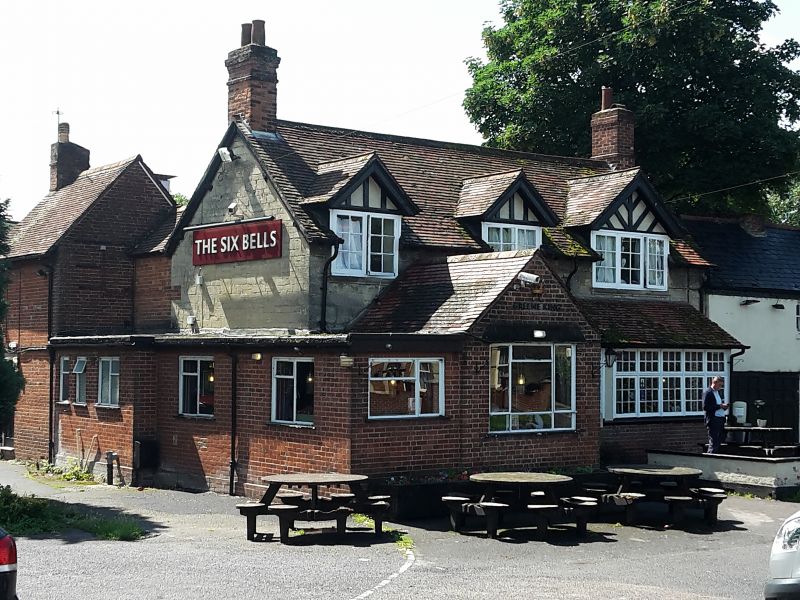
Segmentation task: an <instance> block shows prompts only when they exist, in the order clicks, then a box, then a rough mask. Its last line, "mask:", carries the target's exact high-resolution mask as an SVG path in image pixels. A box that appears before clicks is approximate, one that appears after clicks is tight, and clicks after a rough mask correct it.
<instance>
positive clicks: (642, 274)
mask: <svg viewBox="0 0 800 600" xmlns="http://www.w3.org/2000/svg"><path fill="white" fill-rule="evenodd" d="M600 236H602V237H607V238H613V239H614V243H615V247H614V250H613V252H614V264H613V265H609V267H610V268H613V269H614V281H613V282H607V281H599V280H598V277H597V274H598V270H599V269H607V268H609V267H604V266H603V263H604V262H605V260H601V261H599V262H597V263H595V264H594V266H593V267H592V285H593V286H594V287H596V288H609V289H638V290H642V289H648V290H657V291H666V290H667V289H668V287H669V266H668V259H669V236H667V235H661V234H644V233H637V232H630V231H612V230H609V229H602V230H600V231H593V232H592V248H593V249H594V250H595V251H598V250H597V247H598V240H597V238H598V237H600ZM624 238H631V239H638V240H640V242H639V244H640V248H639V269H638V270H639V283H623V282H622V270H623V268H624V267H623V265H622V240H623V239H624ZM650 242H660V243H661V244H662V245H663V251H662V254H661V257H660V258H661V260H662V261H663V269H658V268H651V266H652V265H651V264H650V263H651V262H652V258H651V255H650ZM598 252H599V251H598ZM653 273H661V274H662V275H663V278H664V281H663V284H659V283H658V282H657V281H654V280H653V278H652V277H651V275H652V274H653Z"/></svg>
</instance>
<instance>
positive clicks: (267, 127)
mask: <svg viewBox="0 0 800 600" xmlns="http://www.w3.org/2000/svg"><path fill="white" fill-rule="evenodd" d="M248 37H249V42H248ZM245 42H247V43H245ZM280 62H281V59H280V58H278V52H277V51H276V50H273V49H272V48H269V47H268V46H264V21H253V23H252V25H251V24H250V23H245V24H244V25H242V47H241V48H237V49H236V50H234V51H233V52H231V53H230V54H228V60H226V61H225V66H226V67H227V68H228V122H229V123H230V122H231V121H233V120H234V119H236V118H237V117H241V118H243V119H244V120H245V121H247V123H248V125H249V126H250V129H252V130H253V131H264V132H267V133H275V132H276V131H277V122H276V120H277V106H278V100H277V95H278V92H277V89H278V86H277V84H278V65H280Z"/></svg>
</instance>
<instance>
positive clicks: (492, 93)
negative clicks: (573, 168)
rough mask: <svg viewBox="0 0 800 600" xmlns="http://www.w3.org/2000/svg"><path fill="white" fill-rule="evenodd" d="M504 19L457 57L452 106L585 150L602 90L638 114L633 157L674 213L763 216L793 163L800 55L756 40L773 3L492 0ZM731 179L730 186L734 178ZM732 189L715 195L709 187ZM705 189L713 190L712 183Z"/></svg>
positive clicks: (515, 133)
mask: <svg viewBox="0 0 800 600" xmlns="http://www.w3.org/2000/svg"><path fill="white" fill-rule="evenodd" d="M501 6H502V10H503V16H504V20H505V25H504V26H503V27H501V28H498V29H495V28H493V27H488V28H486V29H485V30H484V32H483V39H484V43H485V45H486V48H487V53H488V57H489V61H488V62H487V63H485V64H484V63H483V62H482V61H481V60H479V59H475V58H472V59H469V60H468V61H467V65H468V68H469V71H470V73H471V75H472V77H473V86H472V88H471V89H469V90H467V94H466V99H465V101H464V107H465V109H466V111H467V113H468V115H469V117H470V119H471V120H472V122H473V123H475V124H476V126H477V128H478V130H479V131H480V132H481V133H482V134H483V135H484V136H485V137H487V138H488V140H489V142H488V143H489V144H490V145H492V146H498V147H502V148H514V149H518V150H528V151H534V152H543V153H548V154H558V155H566V156H570V155H578V156H589V155H590V154H591V130H590V127H589V123H590V118H591V115H592V114H593V113H594V112H597V111H598V110H599V109H600V88H601V86H604V85H605V86H609V87H612V88H614V100H615V102H617V103H621V104H624V105H625V106H626V107H627V108H628V109H629V110H631V111H633V112H634V114H635V115H636V142H635V145H636V159H637V164H639V165H641V166H642V167H643V168H644V170H645V172H646V173H647V174H648V176H649V177H650V178H651V179H652V180H653V181H654V183H655V185H656V188H657V189H658V190H659V192H660V193H661V194H662V196H663V197H664V198H665V199H667V200H668V201H671V202H672V205H673V207H674V208H675V209H676V210H678V211H680V212H686V213H695V214H698V213H702V214H718V215H724V214H730V213H738V212H756V213H759V214H765V215H766V214H768V213H769V208H768V205H767V200H766V187H767V185H770V186H773V187H774V189H775V191H776V193H778V194H781V193H782V192H783V191H784V190H785V189H786V187H787V182H786V181H785V179H775V180H772V181H770V182H768V183H766V184H761V185H747V184H749V183H751V182H754V181H759V180H764V179H768V178H774V177H778V176H780V175H784V174H786V173H789V172H793V171H797V170H798V165H800V159H799V158H798V156H800V136H798V132H797V131H792V130H791V129H790V126H791V125H792V124H796V123H797V122H798V119H800V73H797V72H794V71H792V70H791V69H789V68H787V67H786V66H785V64H786V63H788V62H789V61H791V60H793V59H794V58H796V57H798V56H800V45H799V44H798V43H797V42H795V41H794V40H787V41H786V42H784V43H783V44H782V45H780V46H778V47H776V48H766V47H765V46H763V45H761V43H760V42H759V37H758V33H759V31H760V29H761V26H762V23H763V22H764V21H766V20H767V19H768V18H770V17H771V16H773V15H774V14H775V13H776V11H777V8H776V6H775V4H774V2H773V1H772V0H763V1H761V0H697V1H695V2H687V1H686V0H604V1H603V2H588V1H587V0H573V1H570V2H563V1H561V0H502V2H501ZM736 186H741V187H736ZM724 188H734V189H730V190H728V191H726V192H715V191H716V190H721V189H724ZM710 192H715V193H710Z"/></svg>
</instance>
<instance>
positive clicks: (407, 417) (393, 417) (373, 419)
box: [364, 415, 453, 423]
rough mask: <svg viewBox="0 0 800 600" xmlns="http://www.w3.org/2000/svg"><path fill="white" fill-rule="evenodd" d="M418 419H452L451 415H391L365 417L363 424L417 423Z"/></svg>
mask: <svg viewBox="0 0 800 600" xmlns="http://www.w3.org/2000/svg"><path fill="white" fill-rule="evenodd" d="M420 419H428V420H432V421H450V420H452V419H453V415H419V416H418V415H391V416H386V417H365V418H364V422H365V423H381V422H384V421H409V420H415V421H419V420H420Z"/></svg>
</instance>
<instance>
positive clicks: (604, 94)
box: [600, 86, 614, 110]
mask: <svg viewBox="0 0 800 600" xmlns="http://www.w3.org/2000/svg"><path fill="white" fill-rule="evenodd" d="M600 98H601V100H600V110H608V109H609V108H611V105H612V104H613V103H614V88H610V87H606V86H603V89H602V91H601V92H600Z"/></svg>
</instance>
